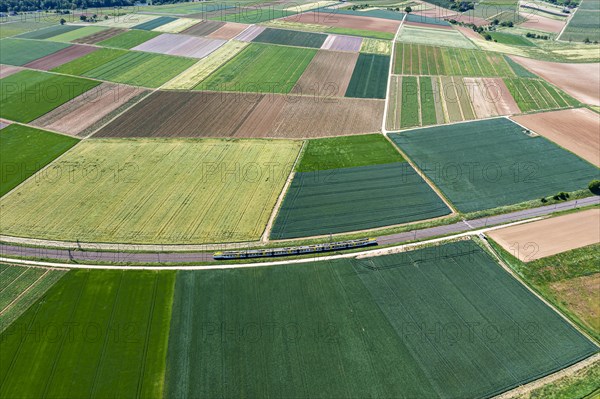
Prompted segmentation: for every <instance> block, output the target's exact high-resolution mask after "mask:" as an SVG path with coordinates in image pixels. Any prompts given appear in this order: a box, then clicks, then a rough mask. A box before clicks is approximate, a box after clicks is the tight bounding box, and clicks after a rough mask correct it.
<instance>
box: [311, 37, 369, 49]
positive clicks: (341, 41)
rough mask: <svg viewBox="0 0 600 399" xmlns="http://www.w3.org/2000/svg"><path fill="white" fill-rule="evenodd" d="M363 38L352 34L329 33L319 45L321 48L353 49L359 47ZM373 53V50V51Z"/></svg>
mask: <svg viewBox="0 0 600 399" xmlns="http://www.w3.org/2000/svg"><path fill="white" fill-rule="evenodd" d="M362 41H363V39H362V38H360V37H353V36H341V35H329V36H327V39H326V40H325V42H324V43H323V45H322V46H321V48H322V49H323V50H332V51H354V52H358V51H359V50H360V49H361V46H362ZM374 53H375V52H374Z"/></svg>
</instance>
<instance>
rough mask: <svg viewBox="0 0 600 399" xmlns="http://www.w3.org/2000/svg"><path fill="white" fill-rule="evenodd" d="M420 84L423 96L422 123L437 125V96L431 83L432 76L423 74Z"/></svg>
mask: <svg viewBox="0 0 600 399" xmlns="http://www.w3.org/2000/svg"><path fill="white" fill-rule="evenodd" d="M419 86H420V88H419V92H420V96H421V119H422V125H423V126H427V125H435V124H437V117H436V113H435V101H436V97H435V95H434V92H433V88H432V85H431V78H430V77H427V76H421V77H420V78H419Z"/></svg>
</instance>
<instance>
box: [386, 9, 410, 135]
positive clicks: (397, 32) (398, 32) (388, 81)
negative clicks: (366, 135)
mask: <svg viewBox="0 0 600 399" xmlns="http://www.w3.org/2000/svg"><path fill="white" fill-rule="evenodd" d="M407 16H408V14H406V13H405V14H404V17H403V18H402V21H401V22H400V26H398V29H397V30H396V34H395V35H394V38H393V39H392V52H391V54H390V67H389V70H388V80H387V86H386V89H385V103H384V108H383V121H382V122H381V132H382V133H383V134H386V133H388V130H387V129H386V128H385V123H386V121H387V114H388V105H389V103H390V87H391V86H392V75H393V73H392V72H393V69H394V55H395V52H396V39H398V35H400V31H401V30H402V26H403V25H404V21H405V20H406V17H407Z"/></svg>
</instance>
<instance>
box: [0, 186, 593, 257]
mask: <svg viewBox="0 0 600 399" xmlns="http://www.w3.org/2000/svg"><path fill="white" fill-rule="evenodd" d="M595 204H600V197H598V196H595V197H589V198H585V199H581V200H577V201H567V202H564V203H561V204H556V205H547V206H543V207H539V208H535V209H526V210H523V211H518V212H511V213H507V214H504V215H498V216H491V217H489V218H480V219H473V220H466V221H461V222H457V223H454V224H450V225H446V226H438V227H431V228H427V229H421V230H413V231H408V232H404V233H398V234H390V235H386V236H381V237H377V240H378V242H379V244H380V245H393V244H402V243H405V242H407V241H412V240H423V239H427V238H431V237H436V236H441V235H446V234H454V233H460V232H464V231H469V230H475V229H480V228H483V227H486V226H491V225H498V224H505V223H510V222H516V221H519V220H524V219H529V218H533V217H538V216H544V215H550V214H552V213H555V212H561V211H565V210H569V209H574V208H577V207H583V206H589V205H595ZM0 255H1V256H2V257H11V256H12V257H14V256H19V257H28V258H36V259H52V260H60V261H73V262H76V263H85V262H114V263H125V262H132V263H148V264H151V263H194V262H196V263H197V262H209V261H212V260H213V257H212V253H206V252H174V253H160V252H147V253H140V252H134V253H128V252H100V251H78V250H68V249H50V248H32V247H20V246H15V245H9V244H0Z"/></svg>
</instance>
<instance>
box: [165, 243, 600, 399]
mask: <svg viewBox="0 0 600 399" xmlns="http://www.w3.org/2000/svg"><path fill="white" fill-rule="evenodd" d="M175 286H176V290H175V296H174V300H173V312H172V320H171V332H170V334H169V349H168V355H167V368H166V370H167V374H166V378H165V396H166V397H167V398H180V397H188V396H195V397H226V398H227V397H237V396H238V395H239V394H240V392H243V395H244V396H245V397H260V398H263V397H273V398H287V397H306V398H309V397H319V398H320V397H332V398H370V397H379V398H467V397H469V398H470V397H491V396H494V395H496V394H498V393H500V392H502V391H505V390H507V389H510V388H512V387H516V386H518V385H522V384H524V383H526V382H528V381H531V380H533V379H537V378H539V377H541V376H543V375H546V374H549V373H551V372H554V371H556V370H559V369H561V368H563V367H565V366H567V365H569V364H572V363H575V362H577V361H578V360H580V359H582V358H585V357H587V356H589V355H591V354H592V353H594V352H596V351H597V350H598V348H597V347H596V346H595V345H593V344H592V343H591V342H589V341H588V340H587V339H585V338H584V337H583V336H582V335H581V334H579V333H578V332H577V331H576V330H575V329H573V328H572V327H571V326H570V325H568V324H567V323H566V322H565V321H564V320H563V319H562V318H561V317H560V316H559V315H557V314H556V313H555V312H553V311H552V310H551V309H550V308H549V307H547V306H546V305H545V304H544V303H542V302H541V301H540V300H538V299H537V298H536V297H535V296H534V295H532V294H531V293H530V292H529V291H527V290H526V289H525V288H524V287H523V286H522V285H521V284H520V283H519V282H518V281H516V280H515V279H514V278H512V277H511V276H510V275H509V274H508V273H506V272H505V271H504V270H503V269H502V268H501V267H499V266H498V264H497V263H495V261H494V260H493V258H491V257H490V256H489V255H488V254H487V253H485V252H483V251H482V250H481V249H480V248H479V247H478V246H477V245H476V244H474V243H473V242H471V241H462V242H458V243H453V244H447V245H444V246H440V247H434V248H427V249H422V250H419V251H413V252H408V253H403V254H397V255H392V256H380V257H373V258H367V259H362V260H356V259H344V260H336V261H330V262H316V263H307V264H296V265H282V266H277V267H261V268H244V269H231V270H215V271H206V272H203V273H198V272H188V271H182V272H179V273H178V275H177V282H176V285H175ZM217 365H218V366H217Z"/></svg>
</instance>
